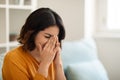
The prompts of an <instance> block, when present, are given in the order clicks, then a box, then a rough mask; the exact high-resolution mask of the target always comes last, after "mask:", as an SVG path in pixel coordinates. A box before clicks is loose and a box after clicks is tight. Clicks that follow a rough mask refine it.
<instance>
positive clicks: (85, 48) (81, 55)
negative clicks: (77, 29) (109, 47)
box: [61, 38, 97, 69]
mask: <svg viewBox="0 0 120 80" xmlns="http://www.w3.org/2000/svg"><path fill="white" fill-rule="evenodd" d="M61 55H62V60H63V65H64V69H66V67H67V65H69V64H71V63H79V62H84V61H92V60H95V59H97V49H96V44H95V41H94V40H93V39H91V38H89V39H88V38H86V39H82V40H79V41H65V42H63V44H62V54H61Z"/></svg>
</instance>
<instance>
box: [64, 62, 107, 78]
mask: <svg viewBox="0 0 120 80" xmlns="http://www.w3.org/2000/svg"><path fill="white" fill-rule="evenodd" d="M66 76H67V78H68V80H108V77H107V74H106V71H105V69H104V67H103V65H102V64H101V63H100V61H98V60H95V61H89V62H81V63H78V64H70V65H68V68H67V70H66Z"/></svg>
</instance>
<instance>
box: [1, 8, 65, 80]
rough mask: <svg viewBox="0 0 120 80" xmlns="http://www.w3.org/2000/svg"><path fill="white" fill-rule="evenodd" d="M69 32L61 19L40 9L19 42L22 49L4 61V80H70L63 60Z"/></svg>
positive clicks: (6, 57) (49, 10) (22, 30)
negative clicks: (62, 45)
mask: <svg viewBox="0 0 120 80" xmlns="http://www.w3.org/2000/svg"><path fill="white" fill-rule="evenodd" d="M64 37H65V30H64V26H63V22H62V19H61V18H60V16H59V15H58V14H57V13H56V12H54V11H52V10H51V9H49V8H40V9H38V10H36V11H34V12H33V13H32V14H30V16H29V17H28V18H27V20H26V22H25V24H24V25H23V27H22V29H21V32H20V36H19V38H18V41H19V42H20V44H21V46H19V47H17V48H15V49H14V50H11V51H10V52H8V53H7V55H6V56H5V58H4V63H3V68H2V75H3V80H66V78H65V75H64V71H63V67H62V62H61V57H60V50H61V40H62V39H64Z"/></svg>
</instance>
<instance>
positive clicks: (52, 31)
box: [35, 25, 59, 48]
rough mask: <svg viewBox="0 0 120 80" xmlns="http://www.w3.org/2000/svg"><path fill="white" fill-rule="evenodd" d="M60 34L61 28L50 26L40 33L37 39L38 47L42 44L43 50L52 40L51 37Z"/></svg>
mask: <svg viewBox="0 0 120 80" xmlns="http://www.w3.org/2000/svg"><path fill="white" fill-rule="evenodd" d="M58 34H59V28H58V27H57V26H56V25H55V26H49V27H48V28H46V29H45V30H43V31H40V32H38V34H37V35H36V38H35V45H36V47H37V46H38V45H39V44H40V45H41V47H42V48H43V47H44V45H45V44H46V42H47V41H48V40H49V39H50V37H53V36H57V37H58Z"/></svg>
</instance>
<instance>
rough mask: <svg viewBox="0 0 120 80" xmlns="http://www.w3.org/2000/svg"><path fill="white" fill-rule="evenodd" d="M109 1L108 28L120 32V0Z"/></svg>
mask: <svg viewBox="0 0 120 80" xmlns="http://www.w3.org/2000/svg"><path fill="white" fill-rule="evenodd" d="M107 1H108V4H107V28H108V29H109V30H120V0H107Z"/></svg>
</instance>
